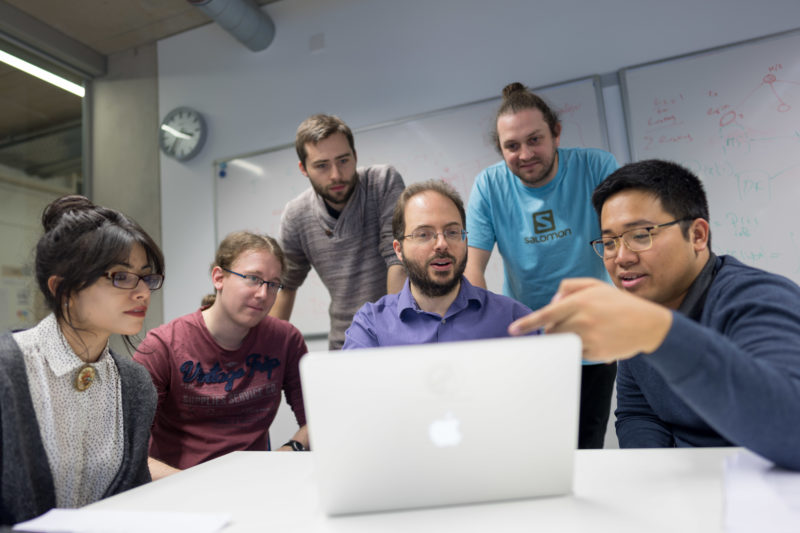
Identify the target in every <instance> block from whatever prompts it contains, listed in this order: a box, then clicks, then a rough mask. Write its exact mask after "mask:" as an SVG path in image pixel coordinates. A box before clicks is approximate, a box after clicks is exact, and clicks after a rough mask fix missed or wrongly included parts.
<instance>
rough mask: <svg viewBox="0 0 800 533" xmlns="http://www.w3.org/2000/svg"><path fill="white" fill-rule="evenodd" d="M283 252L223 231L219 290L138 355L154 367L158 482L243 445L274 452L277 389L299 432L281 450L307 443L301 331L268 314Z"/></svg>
mask: <svg viewBox="0 0 800 533" xmlns="http://www.w3.org/2000/svg"><path fill="white" fill-rule="evenodd" d="M284 270H285V259H284V256H283V252H282V251H281V248H280V246H279V245H278V243H277V242H276V241H275V240H274V239H272V238H271V237H267V236H264V235H256V234H254V233H250V232H245V231H240V232H236V233H232V234H230V235H228V236H227V237H225V239H224V240H223V241H222V243H220V245H219V248H218V250H217V254H216V258H215V259H214V263H213V264H212V265H211V281H212V283H213V285H214V290H215V293H214V295H211V296H209V297H206V298H205V299H204V300H203V307H201V308H200V309H199V310H197V311H195V312H193V313H190V314H188V315H185V316H182V317H180V318H177V319H175V320H173V321H172V322H170V323H168V324H165V325H163V326H161V327H158V328H156V329H154V330H152V331H150V333H148V335H147V337H146V338H145V340H144V341H142V343H141V344H140V345H139V348H138V350H137V352H136V354H135V355H134V359H135V360H136V361H138V362H140V363H141V364H143V365H144V366H145V367H146V368H147V370H148V371H149V372H150V375H151V377H152V378H153V383H154V384H155V386H156V390H157V391H158V409H157V411H156V417H155V421H154V423H153V428H152V438H151V442H150V457H151V459H150V470H151V473H152V475H153V478H154V479H158V478H160V477H163V476H165V475H169V474H171V473H174V472H176V471H178V470H181V469H184V468H189V467H191V466H194V465H196V464H198V463H202V462H204V461H207V460H209V459H213V458H215V457H219V456H220V455H224V454H226V453H229V452H232V451H237V450H268V449H270V442H269V433H268V429H269V426H270V424H271V423H272V420H273V419H274V418H275V413H276V412H277V410H278V406H279V405H280V402H281V391H285V393H286V399H287V400H288V402H289V404H290V405H291V407H292V410H293V411H294V414H295V418H296V419H297V422H298V425H299V426H300V430H299V431H298V432H297V433H296V434H295V435H294V437H293V438H292V440H290V441H289V442H288V443H287V444H286V445H284V446H282V447H281V448H282V449H285V450H292V449H294V450H301V449H305V448H307V447H308V437H307V435H306V429H305V411H304V409H303V398H302V394H301V390H300V374H299V372H298V368H297V364H298V361H299V360H300V357H301V356H302V355H304V354H305V353H306V351H307V349H306V345H305V342H304V341H303V337H302V335H301V334H300V332H299V331H298V330H297V329H296V328H295V327H294V326H292V325H291V324H289V323H288V322H285V321H283V320H279V319H276V318H273V317H270V316H267V314H268V313H269V311H270V309H271V308H272V305H273V304H274V303H275V297H276V295H277V294H278V291H279V290H280V289H281V287H282V285H281V276H282V275H283V272H284Z"/></svg>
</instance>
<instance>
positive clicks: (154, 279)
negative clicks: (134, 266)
mask: <svg viewBox="0 0 800 533" xmlns="http://www.w3.org/2000/svg"><path fill="white" fill-rule="evenodd" d="M105 276H106V277H107V278H108V279H110V280H111V283H112V284H113V285H114V286H115V287H116V288H118V289H134V288H136V286H137V285H138V284H139V280H142V281H144V284H145V285H146V286H147V288H148V289H150V290H151V291H156V290H158V289H160V288H161V286H162V285H163V284H164V275H163V274H145V275H144V276H140V275H139V274H134V273H133V272H125V271H124V270H120V271H119V272H106V273H105Z"/></svg>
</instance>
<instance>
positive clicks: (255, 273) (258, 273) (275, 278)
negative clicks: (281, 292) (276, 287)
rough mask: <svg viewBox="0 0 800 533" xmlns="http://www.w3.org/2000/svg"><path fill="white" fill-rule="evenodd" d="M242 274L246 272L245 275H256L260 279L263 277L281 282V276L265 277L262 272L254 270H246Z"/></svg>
mask: <svg viewBox="0 0 800 533" xmlns="http://www.w3.org/2000/svg"><path fill="white" fill-rule="evenodd" d="M242 274H244V275H245V276H255V277H257V278H258V279H263V280H264V281H274V282H276V283H280V281H281V278H280V276H275V277H274V278H271V279H265V278H263V277H261V273H260V272H252V271H249V272H248V271H247V270H245V271H244V272H242Z"/></svg>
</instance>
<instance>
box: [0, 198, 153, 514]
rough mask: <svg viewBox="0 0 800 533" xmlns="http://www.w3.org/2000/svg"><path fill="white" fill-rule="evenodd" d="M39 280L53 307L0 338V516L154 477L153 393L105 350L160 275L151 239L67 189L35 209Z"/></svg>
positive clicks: (71, 503)
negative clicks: (38, 212) (39, 228)
mask: <svg viewBox="0 0 800 533" xmlns="http://www.w3.org/2000/svg"><path fill="white" fill-rule="evenodd" d="M42 225H43V226H44V234H43V235H42V237H41V238H40V239H39V242H38V244H37V246H36V258H35V275H36V276H35V277H36V281H37V283H38V285H39V289H40V290H41V291H42V294H43V295H44V300H45V302H46V305H47V307H48V308H49V309H50V314H49V315H48V316H47V317H46V318H44V319H43V320H42V321H41V322H39V324H38V325H36V326H34V327H33V328H31V329H28V330H25V331H19V332H15V333H6V334H3V335H2V336H0V434H1V435H2V441H0V442H2V448H1V450H2V452H1V455H0V468H1V469H2V485H0V523H2V524H3V525H9V524H13V523H16V522H19V521H22V520H27V519H30V518H33V517H35V516H38V515H40V514H42V513H44V512H46V511H47V510H49V509H51V508H53V507H81V506H83V505H86V504H88V503H91V502H94V501H96V500H99V499H101V498H105V497H107V496H110V495H112V494H116V493H119V492H122V491H124V490H127V489H130V488H133V487H136V486H138V485H141V484H143V483H146V482H148V481H150V473H149V471H148V465H147V442H148V437H149V429H150V424H151V423H152V420H153V414H154V412H155V408H156V393H155V390H154V389H153V385H152V383H151V381H150V378H149V376H148V375H147V372H146V371H145V370H144V369H143V368H142V367H141V366H139V365H137V364H136V363H134V362H133V361H131V360H130V357H125V356H120V355H118V354H116V353H114V352H112V351H110V350H109V347H108V339H109V337H110V336H111V335H112V334H114V333H116V334H121V335H124V336H125V341H126V342H127V343H128V345H129V346H130V345H131V343H130V339H128V337H127V336H128V335H134V334H136V333H138V332H139V331H140V330H141V328H142V323H143V321H144V318H145V314H146V313H147V307H148V305H149V303H150V293H151V291H153V290H156V289H158V288H160V287H161V284H162V282H163V280H164V275H163V273H164V259H163V256H162V254H161V250H159V248H158V246H157V245H156V243H155V242H154V241H153V240H152V239H151V238H150V236H149V235H147V233H146V232H145V231H144V230H143V229H142V228H141V227H140V226H139V225H138V224H137V223H136V222H134V221H133V220H131V219H129V218H127V217H126V216H125V215H123V214H121V213H119V212H118V211H115V210H113V209H108V208H105V207H100V206H97V205H94V204H92V203H91V202H90V201H89V200H87V199H86V198H84V197H83V196H65V197H62V198H59V199H58V200H55V201H54V202H52V203H51V204H50V205H48V206H47V207H46V208H45V210H44V213H43V214H42Z"/></svg>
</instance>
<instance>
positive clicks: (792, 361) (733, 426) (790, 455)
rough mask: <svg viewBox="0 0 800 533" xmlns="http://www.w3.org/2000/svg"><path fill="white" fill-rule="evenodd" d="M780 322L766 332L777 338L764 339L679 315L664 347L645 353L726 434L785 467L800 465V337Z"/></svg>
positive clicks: (764, 319)
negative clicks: (720, 330) (731, 334)
mask: <svg viewBox="0 0 800 533" xmlns="http://www.w3.org/2000/svg"><path fill="white" fill-rule="evenodd" d="M759 320H763V321H765V322H769V321H770V318H769V317H763V318H761V319H759ZM776 325H777V324H773V325H771V326H769V327H767V328H764V331H761V332H760V333H761V335H762V337H766V336H767V335H768V336H769V339H766V338H759V339H758V340H756V339H755V337H756V336H755V335H753V332H752V331H750V332H743V333H742V336H744V337H748V338H749V339H750V342H745V340H744V339H743V338H740V339H739V342H735V340H734V339H731V338H730V337H728V336H725V335H722V334H720V333H718V332H716V331H713V330H710V329H709V328H705V327H703V326H701V325H700V324H697V323H695V322H692V321H691V320H689V319H686V318H684V317H676V319H675V325H674V326H673V328H672V330H671V331H670V333H669V335H668V336H667V338H666V340H665V342H664V343H663V345H662V346H661V347H660V348H659V349H658V350H657V351H656V352H654V353H653V354H651V356H649V357H648V356H645V357H648V362H649V363H650V364H651V365H652V366H653V367H654V368H655V369H656V370H657V371H658V372H659V373H660V374H661V375H662V376H663V377H664V379H665V380H666V381H667V383H668V384H669V386H670V387H671V388H672V389H673V390H674V391H675V392H676V394H678V395H679V396H680V397H681V398H682V399H683V400H684V401H685V402H686V403H687V404H688V405H689V406H690V407H691V408H692V409H693V410H694V411H695V412H696V413H697V414H698V415H699V416H701V417H702V418H703V420H705V421H706V423H707V424H708V425H710V426H711V427H712V428H713V429H714V430H715V431H717V432H718V433H719V434H721V435H722V436H723V437H724V438H725V439H727V440H728V441H730V442H732V443H734V444H736V445H738V446H745V447H747V448H749V449H751V450H753V451H754V452H756V453H758V454H760V455H762V456H764V457H766V458H768V459H770V460H772V461H775V462H776V463H778V464H780V465H781V466H787V467H789V468H793V469H800V448H799V447H798V445H797V443H798V442H800V426H799V425H798V424H797V421H798V420H800V353H798V347H797V346H798V344H799V343H800V338H797V339H793V340H791V338H792V337H793V336H794V335H792V334H787V329H789V328H790V327H789V326H788V325H787V328H785V329H783V330H778V329H776V327H775V326H776ZM740 329H745V328H740ZM751 329H752V328H751ZM794 329H796V327H795V328H794ZM768 331H769V333H768ZM743 346H750V347H751V348H750V351H748V350H747V349H745V348H744V347H743ZM754 352H756V353H754Z"/></svg>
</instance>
